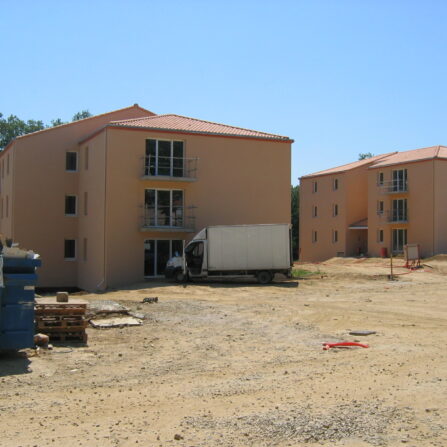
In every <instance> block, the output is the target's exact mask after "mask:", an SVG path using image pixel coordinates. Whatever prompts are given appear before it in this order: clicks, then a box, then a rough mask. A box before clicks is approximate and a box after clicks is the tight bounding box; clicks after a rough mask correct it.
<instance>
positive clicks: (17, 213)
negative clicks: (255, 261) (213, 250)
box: [0, 106, 292, 290]
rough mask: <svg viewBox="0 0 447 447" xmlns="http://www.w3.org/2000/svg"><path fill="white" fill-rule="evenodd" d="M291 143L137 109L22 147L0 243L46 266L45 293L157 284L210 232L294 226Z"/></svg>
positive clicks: (16, 145)
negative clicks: (16, 246) (174, 260)
mask: <svg viewBox="0 0 447 447" xmlns="http://www.w3.org/2000/svg"><path fill="white" fill-rule="evenodd" d="M291 143H292V141H291V140H290V139H289V138H288V137H283V136H279V135H273V134H268V133H265V132H258V131H253V130H248V129H241V128H237V127H233V126H227V125H223V124H217V123H210V122H207V121H202V120H197V119H193V118H188V117H183V116H178V115H155V114H153V113H152V112H149V111H147V110H145V109H141V108H139V107H138V106H134V107H131V108H128V109H122V110H121V111H116V112H111V113H110V114H105V115H99V116H98V117H92V118H88V119H86V120H82V121H80V122H77V123H70V124H67V125H65V126H59V127H56V128H54V129H48V130H44V131H41V132H37V133H35V134H30V135H27V136H24V137H20V138H18V139H16V140H15V141H14V142H13V143H11V144H10V145H9V147H7V149H6V150H5V151H4V152H3V153H2V154H1V155H0V167H1V166H2V165H4V166H7V163H9V164H10V167H9V168H8V169H9V171H8V172H9V174H8V175H6V174H5V177H4V178H3V180H2V186H3V189H2V200H3V203H4V205H3V206H4V212H3V214H2V215H3V218H2V219H1V225H2V232H3V233H4V234H5V236H7V237H11V238H13V239H14V240H15V241H18V242H19V243H20V245H21V246H22V247H26V248H31V249H33V250H34V251H35V252H37V253H39V254H40V255H41V256H42V259H43V266H42V269H41V270H40V272H39V276H40V282H39V286H41V287H79V288H82V289H87V290H102V289H106V288H110V287H118V286H123V285H127V284H131V283H135V282H138V281H141V280H143V279H144V278H150V277H157V276H160V275H162V274H163V272H164V268H165V265H166V261H167V260H168V259H169V257H170V256H172V255H173V254H174V253H175V252H179V253H181V250H182V247H183V242H184V241H188V240H190V239H191V238H192V237H193V236H194V234H195V232H197V231H199V230H200V229H201V228H203V227H205V226H208V225H231V224H256V223H289V222H290V184H291V182H290V152H291ZM8 160H9V161H8ZM5 169H6V167H5ZM6 201H8V204H7V205H6V203H5V202H6Z"/></svg>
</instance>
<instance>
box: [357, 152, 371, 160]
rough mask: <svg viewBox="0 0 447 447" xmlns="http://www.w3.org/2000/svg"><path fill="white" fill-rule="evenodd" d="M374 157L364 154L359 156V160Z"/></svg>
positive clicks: (369, 153) (367, 153)
mask: <svg viewBox="0 0 447 447" xmlns="http://www.w3.org/2000/svg"><path fill="white" fill-rule="evenodd" d="M371 157H374V154H371V152H364V153H360V154H359V160H366V159H367V158H371Z"/></svg>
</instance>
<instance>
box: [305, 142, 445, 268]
mask: <svg viewBox="0 0 447 447" xmlns="http://www.w3.org/2000/svg"><path fill="white" fill-rule="evenodd" d="M300 180H301V182H300V260H303V261H311V262H319V261H323V260H326V259H329V258H331V257H334V256H358V255H369V256H382V255H389V254H390V253H391V252H393V253H394V254H399V253H402V252H403V248H404V245H406V244H407V243H408V244H419V245H420V251H421V255H422V257H429V256H433V255H434V254H438V253H447V194H446V193H445V191H446V190H447V147H444V146H433V147H428V148H423V149H416V150H411V151H405V152H392V153H388V154H384V155H378V156H375V157H372V158H368V159H365V160H361V161H356V162H354V163H350V164H347V165H343V166H339V167H336V168H332V169H328V170H325V171H320V172H316V173H314V174H309V175H305V176H303V177H302V178H301V179H300Z"/></svg>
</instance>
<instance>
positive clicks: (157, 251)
mask: <svg viewBox="0 0 447 447" xmlns="http://www.w3.org/2000/svg"><path fill="white" fill-rule="evenodd" d="M176 254H178V255H179V256H181V255H183V241H182V240H179V239H174V240H170V239H147V240H145V241H144V276H145V277H156V276H163V275H164V273H165V268H166V263H167V262H168V259H169V258H171V257H172V256H174V255H176Z"/></svg>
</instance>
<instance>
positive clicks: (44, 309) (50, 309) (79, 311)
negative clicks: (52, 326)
mask: <svg viewBox="0 0 447 447" xmlns="http://www.w3.org/2000/svg"><path fill="white" fill-rule="evenodd" d="M86 310H87V306H86V307H80V306H77V305H70V306H64V307H61V306H46V305H45V306H41V305H39V304H36V306H35V313H36V315H85V312H86Z"/></svg>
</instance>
